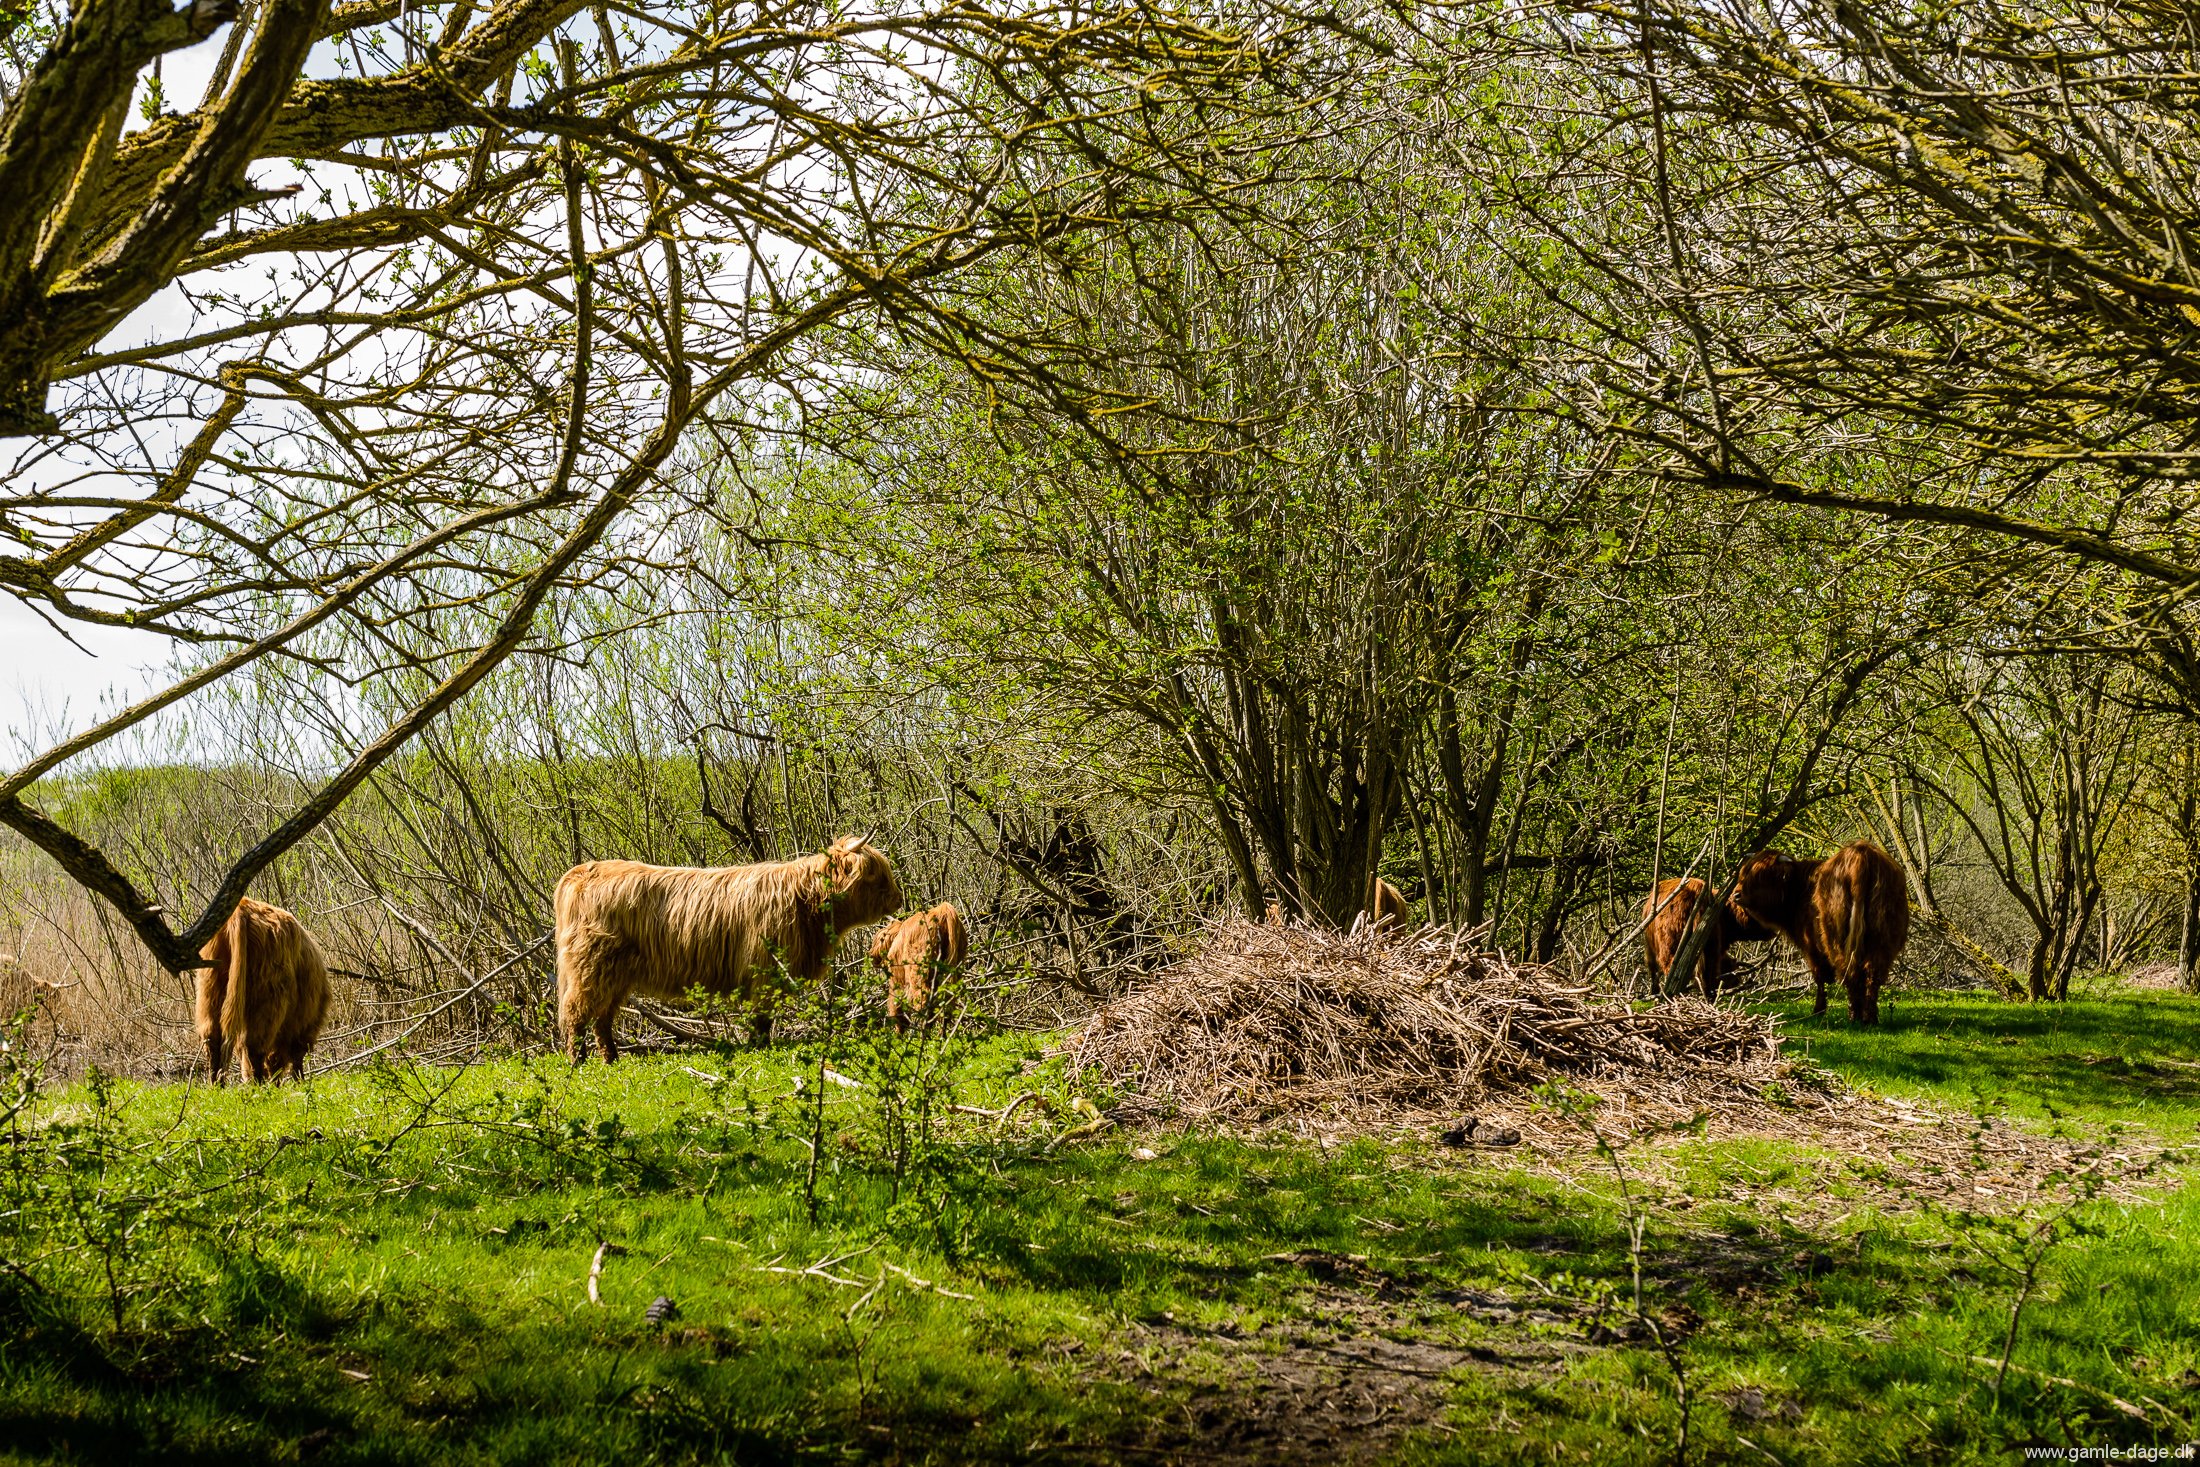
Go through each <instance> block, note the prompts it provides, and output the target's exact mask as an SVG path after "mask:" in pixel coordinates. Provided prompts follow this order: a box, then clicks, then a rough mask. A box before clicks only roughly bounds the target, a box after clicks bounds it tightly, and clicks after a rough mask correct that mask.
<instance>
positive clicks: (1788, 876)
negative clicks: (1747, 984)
mask: <svg viewBox="0 0 2200 1467" xmlns="http://www.w3.org/2000/svg"><path fill="white" fill-rule="evenodd" d="M1734 901H1735V905H1736V906H1738V907H1740V908H1741V909H1742V910H1743V911H1744V912H1746V913H1748V914H1749V915H1750V916H1752V917H1754V918H1755V919H1756V920H1758V921H1760V922H1762V923H1764V924H1765V925H1766V926H1767V927H1772V928H1776V929H1777V930H1779V931H1780V932H1782V933H1784V934H1786V936H1787V939H1788V941H1790V942H1792V943H1794V944H1795V947H1796V950H1797V951H1799V952H1800V953H1802V955H1803V961H1804V962H1806V963H1808V964H1809V965H1810V976H1811V981H1812V982H1813V984H1814V985H1815V986H1816V989H1817V1002H1816V1003H1815V1004H1814V1005H1813V1006H1812V1009H1811V1012H1812V1013H1814V1014H1823V1013H1824V1012H1825V1011H1826V986H1827V985H1828V984H1829V983H1839V984H1840V985H1841V986H1842V987H1843V988H1845V989H1847V990H1848V995H1849V1019H1850V1022H1852V1023H1857V1024H1876V1023H1878V1022H1879V989H1880V985H1881V984H1883V983H1885V982H1886V980H1887V973H1888V971H1889V970H1890V969H1892V968H1893V967H1894V964H1895V959H1897V958H1899V957H1901V956H1902V949H1903V946H1904V944H1906V943H1907V942H1908V941H1909V940H1910V900H1909V889H1908V886H1907V884H1906V883H1905V882H1904V880H1903V876H1902V868H1901V867H1900V866H1897V865H1896V864H1895V863H1894V858H1893V857H1891V856H1889V855H1888V854H1887V853H1886V852H1885V851H1883V850H1881V849H1879V847H1877V846H1875V845H1873V844H1872V843H1871V842H1870V841H1865V840H1860V841H1856V842H1854V843H1853V844H1850V845H1845V846H1843V847H1841V849H1840V850H1838V851H1835V852H1834V853H1833V854H1832V855H1830V856H1828V857H1826V858H1825V859H1824V860H1822V861H1797V860H1792V859H1790V858H1789V857H1788V856H1786V855H1785V854H1783V853H1782V852H1779V851H1759V852H1758V853H1757V854H1756V855H1754V856H1751V857H1750V858H1749V859H1748V860H1746V861H1744V862H1743V863H1742V871H1741V879H1740V880H1739V881H1738V882H1737V883H1736V884H1735V889H1734Z"/></svg>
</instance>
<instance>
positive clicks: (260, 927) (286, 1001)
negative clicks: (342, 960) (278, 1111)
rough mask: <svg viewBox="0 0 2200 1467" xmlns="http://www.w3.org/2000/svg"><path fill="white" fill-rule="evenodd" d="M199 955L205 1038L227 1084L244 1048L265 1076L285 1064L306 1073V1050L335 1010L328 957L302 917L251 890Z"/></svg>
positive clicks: (211, 1064) (210, 1063)
mask: <svg viewBox="0 0 2200 1467" xmlns="http://www.w3.org/2000/svg"><path fill="white" fill-rule="evenodd" d="M199 956H200V957H202V958H205V959H206V960H207V962H208V963H209V964H211V966H210V967H207V968H204V969H202V970H200V973H199V995H198V1013H197V1019H198V1030H199V1038H201V1039H203V1040H205V1041H206V1066H207V1069H208V1070H209V1071H210V1072H211V1073H212V1075H213V1077H214V1083H215V1084H217V1085H219V1084H222V1083H223V1082H224V1081H225V1080H226V1079H227V1078H228V1074H229V1062H230V1060H231V1059H232V1058H233V1057H234V1056H236V1055H238V1054H240V1053H241V1054H243V1055H244V1058H245V1065H246V1067H247V1068H248V1069H249V1070H250V1071H251V1072H252V1078H253V1079H254V1080H255V1081H257V1082H259V1083H261V1084H265V1083H266V1082H267V1081H269V1080H272V1079H275V1078H276V1077H278V1076H280V1075H281V1074H282V1073H283V1072H284V1071H285V1070H288V1071H289V1072H290V1075H291V1078H292V1079H303V1078H305V1073H306V1055H307V1053H308V1052H309V1051H311V1050H312V1048H313V1041H314V1040H316V1039H318V1038H320V1037H321V1024H322V1021H323V1020H325V1019H326V1018H327V1017H328V1000H329V988H328V962H327V960H326V959H324V958H323V957H322V956H321V949H320V947H319V946H318V945H317V944H316V943H315V942H314V940H313V937H312V935H311V934H309V933H308V932H307V931H306V930H305V928H303V927H301V926H300V925H299V924H298V919H297V918H296V917H293V916H292V915H291V914H290V913H288V912H286V911H284V910H283V909H282V908H281V907H271V906H269V905H268V904H267V903H266V902H261V901H254V900H253V899H252V898H251V897H246V898H245V899H244V900H242V901H241V902H239V903H238V904H237V910H236V911H235V912H233V913H231V914H230V917H229V920H228V921H227V922H225V923H223V924H222V929H221V931H219V932H217V933H215V934H214V937H213V940H212V941H210V942H208V943H207V944H206V946H205V948H204V949H202V950H201V951H200V953H199Z"/></svg>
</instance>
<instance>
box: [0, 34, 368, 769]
mask: <svg viewBox="0 0 2200 1467" xmlns="http://www.w3.org/2000/svg"><path fill="white" fill-rule="evenodd" d="M228 35H229V28H228V27H227V26H224V27H223V28H222V29H221V30H218V31H216V32H215V33H214V34H213V35H211V36H209V37H208V38H207V39H206V40H204V41H201V42H200V43H199V44H197V45H196V46H191V47H188V48H186V49H184V50H181V51H172V52H170V53H169V54H168V55H166V56H165V57H163V58H162V59H161V71H162V79H163V82H164V84H165V85H166V87H167V90H168V98H169V105H170V106H171V107H172V108H174V109H175V110H177V111H179V112H188V111H190V110H191V109H192V108H194V107H196V106H197V105H198V103H199V101H200V100H201V98H202V96H203V94H204V93H205V90H206V82H207V78H208V77H209V76H210V75H211V74H212V73H213V70H214V62H215V61H216V60H217V59H218V58H219V57H220V56H221V52H222V45H223V43H224V41H226V40H227V38H228ZM317 59H318V58H317ZM309 69H310V70H316V71H319V70H326V69H327V68H326V67H321V66H316V67H313V68H309ZM148 74H150V69H148ZM140 85H141V87H142V85H143V83H142V81H141V83H140ZM144 125H145V122H144V119H143V118H142V117H140V116H139V114H138V111H137V108H136V106H135V105H134V104H133V106H132V108H131V110H130V116H129V120H128V122H127V123H126V124H125V127H126V129H127V130H128V131H131V132H135V131H137V130H138V129H139V128H141V127H143V126H144ZM290 176H291V172H290V169H289V168H288V166H287V165H286V164H284V163H283V162H282V161H281V160H279V159H278V160H269V161H268V162H266V163H262V164H259V165H256V166H255V167H254V168H253V169H252V170H251V177H253V178H254V179H255V180H257V181H261V182H266V181H270V180H273V181H275V182H284V181H287V180H288V178H289V177H290ZM190 322H191V312H190V308H189V307H188V306H187V305H186V304H185V303H184V302H183V300H182V299H181V298H180V297H179V296H178V294H177V293H176V292H175V291H173V290H167V291H163V292H161V293H160V294H158V295H156V296H154V297H153V299H152V300H150V301H147V302H146V303H145V304H144V305H143V306H141V307H139V308H138V309H137V310H135V311H133V312H131V313H130V314H129V315H128V316H126V317H124V318H123V319H122V320H121V321H120V322H118V323H116V326H115V329H114V330H113V331H111V332H109V333H108V335H107V338H106V341H105V342H103V343H102V345H104V346H110V347H111V346H116V345H125V344H134V343H136V342H140V341H152V340H156V339H164V338H171V337H174V336H176V335H178V334H181V332H183V331H185V330H188V329H189V326H190ZM65 625H66V626H67V627H68V632H69V635H68V636H67V637H64V636H63V635H61V633H60V632H58V631H56V630H55V629H54V627H53V626H52V625H51V624H50V623H49V622H48V621H47V620H46V619H45V618H43V617H41V616H40V615H39V614H38V613H37V612H35V611H33V610H31V609H30V608H29V607H28V606H25V605H24V604H23V603H22V602H20V601H17V600H16V599H15V598H13V597H11V596H6V595H0V769H5V768H7V767H9V766H10V765H12V764H13V763H15V761H16V760H18V759H20V758H22V757H23V756H24V755H25V754H26V753H27V752H29V751H30V750H31V749H33V748H36V749H43V748H45V747H46V746H47V745H49V744H52V743H54V742H56V740H57V737H58V735H60V733H61V732H62V731H63V730H64V729H80V728H82V727H84V726H85V725H86V724H87V723H88V722H90V721H91V718H90V715H92V714H93V713H94V712H96V711H98V710H99V709H100V708H101V707H102V705H103V704H104V705H106V706H108V707H113V706H117V705H118V704H119V703H120V702H121V701H123V700H127V699H130V698H135V697H139V696H142V695H144V694H146V693H149V692H152V691H153V690H154V689H155V688H157V687H160V686H164V685H165V684H166V682H167V681H168V679H166V678H165V677H161V676H159V673H160V671H161V670H162V669H163V668H164V667H165V666H166V664H167V661H168V657H169V653H170V651H171V646H172V644H171V643H170V642H169V641H168V639H167V638H165V637H160V636H155V635H153V634H151V633H147V632H132V631H125V630H122V629H119V628H112V629H111V628H106V627H97V626H84V625H81V624H79V623H75V622H70V623H65ZM70 638H74V639H75V642H76V643H77V645H74V646H72V645H71V644H70Z"/></svg>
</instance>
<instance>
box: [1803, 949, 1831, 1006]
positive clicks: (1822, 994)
mask: <svg viewBox="0 0 2200 1467" xmlns="http://www.w3.org/2000/svg"><path fill="white" fill-rule="evenodd" d="M1803 961H1804V962H1806V963H1808V964H1809V965H1810V977H1811V982H1812V984H1813V985H1814V986H1815V988H1816V992H1817V997H1816V998H1815V999H1814V1000H1813V1002H1812V1003H1811V1006H1810V1016H1811V1017H1812V1018H1814V1019H1823V1018H1824V1017H1825V1016H1826V990H1827V989H1828V988H1830V987H1832V986H1833V965H1832V964H1831V963H1829V962H1827V961H1826V960H1825V959H1824V958H1821V957H1819V956H1818V955H1817V954H1815V953H1805V954H1803Z"/></svg>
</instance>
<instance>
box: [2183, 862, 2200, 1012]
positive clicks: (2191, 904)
mask: <svg viewBox="0 0 2200 1467" xmlns="http://www.w3.org/2000/svg"><path fill="white" fill-rule="evenodd" d="M2177 978H2178V981H2179V982H2180V983H2181V984H2182V985H2183V986H2184V990H2185V992H2187V993H2200V866H2195V867H2192V868H2190V869H2188V870H2187V871H2186V872H2185V923H2184V931H2183V932H2182V933H2181V934H2180V936H2179V937H2178V939H2177Z"/></svg>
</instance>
